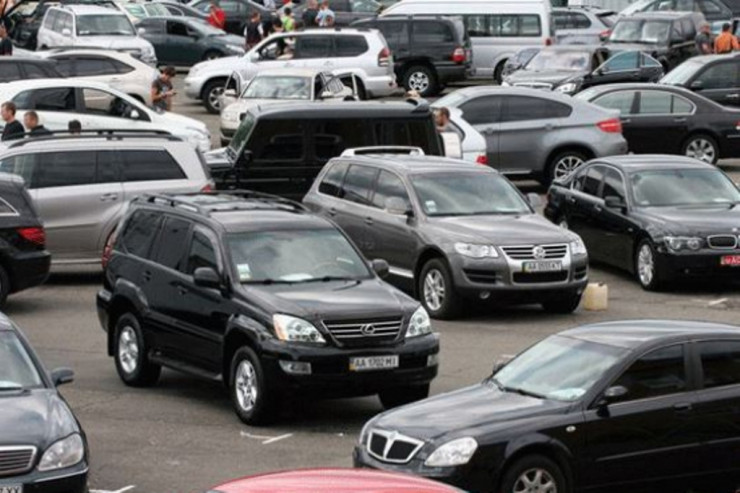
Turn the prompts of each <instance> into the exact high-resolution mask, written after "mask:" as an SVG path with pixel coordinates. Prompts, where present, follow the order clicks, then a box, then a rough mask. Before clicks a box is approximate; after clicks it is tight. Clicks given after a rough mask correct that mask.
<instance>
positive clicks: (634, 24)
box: [609, 19, 671, 43]
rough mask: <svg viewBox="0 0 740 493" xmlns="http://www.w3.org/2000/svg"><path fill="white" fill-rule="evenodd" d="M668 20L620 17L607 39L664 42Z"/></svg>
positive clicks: (666, 39) (613, 40)
mask: <svg viewBox="0 0 740 493" xmlns="http://www.w3.org/2000/svg"><path fill="white" fill-rule="evenodd" d="M670 27H671V23H670V22H665V21H653V20H639V19H622V20H620V21H619V22H617V24H616V25H615V26H614V30H613V31H612V34H611V36H609V41H610V42H612V43H666V42H667V41H668V33H669V29H670Z"/></svg>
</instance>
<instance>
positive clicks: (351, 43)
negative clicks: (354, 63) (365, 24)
mask: <svg viewBox="0 0 740 493" xmlns="http://www.w3.org/2000/svg"><path fill="white" fill-rule="evenodd" d="M335 43H336V56H359V55H362V54H363V53H365V52H366V51H367V50H368V46H367V41H366V40H365V37H364V36H337V38H336V39H335Z"/></svg>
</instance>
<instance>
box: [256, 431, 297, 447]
mask: <svg viewBox="0 0 740 493" xmlns="http://www.w3.org/2000/svg"><path fill="white" fill-rule="evenodd" d="M292 436H293V434H292V433H286V434H285V435H280V436H279V437H275V438H270V439H269V440H265V441H264V442H262V445H269V444H271V443H275V442H278V441H280V440H285V439H286V438H290V437H292Z"/></svg>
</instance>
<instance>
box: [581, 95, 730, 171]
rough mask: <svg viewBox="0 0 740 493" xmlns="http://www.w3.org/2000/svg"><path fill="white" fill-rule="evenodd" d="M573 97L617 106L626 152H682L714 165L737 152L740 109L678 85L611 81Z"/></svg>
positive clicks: (615, 107) (603, 104)
mask: <svg viewBox="0 0 740 493" xmlns="http://www.w3.org/2000/svg"><path fill="white" fill-rule="evenodd" d="M575 97H576V98H579V99H584V100H586V101H589V102H591V103H594V104H596V105H598V106H602V107H604V108H610V109H617V110H620V112H621V116H622V135H624V138H625V139H627V144H628V146H629V150H630V152H634V153H636V154H650V153H662V154H682V155H685V156H688V157H692V158H695V159H700V160H701V161H704V162H706V163H712V164H714V163H716V162H717V160H718V159H722V158H733V157H740V110H736V109H731V108H726V107H724V106H720V105H719V104H717V103H715V102H714V101H711V100H709V99H707V98H705V97H703V96H700V95H699V94H696V93H694V92H692V91H689V90H687V89H684V88H682V87H673V86H665V85H655V84H609V85H606V86H598V87H592V88H590V89H586V90H585V91H583V92H580V93H578V94H576V96H575Z"/></svg>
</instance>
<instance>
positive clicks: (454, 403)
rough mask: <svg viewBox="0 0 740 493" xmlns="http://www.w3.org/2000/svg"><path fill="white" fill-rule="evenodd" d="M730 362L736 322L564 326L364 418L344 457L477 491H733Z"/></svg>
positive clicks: (736, 472)
mask: <svg viewBox="0 0 740 493" xmlns="http://www.w3.org/2000/svg"><path fill="white" fill-rule="evenodd" d="M738 361H740V327H733V326H727V325H718V324H708V323H701V322H682V321H658V320H654V321H623V322H612V323H604V324H597V325H590V326H584V327H579V328H575V329H571V330H567V331H565V332H561V333H559V334H557V335H554V336H551V337H548V338H547V339H545V340H543V341H541V342H539V343H537V344H535V345H534V346H532V347H530V348H529V349H527V350H525V351H524V352H523V353H521V354H520V355H519V356H517V357H516V358H515V359H514V360H512V361H511V362H510V363H508V364H506V365H505V366H503V367H502V368H500V369H498V370H495V371H494V373H493V375H492V376H491V377H489V378H487V379H486V380H484V381H483V382H482V383H480V384H477V385H473V386H471V387H467V388H464V389H461V390H457V391H454V392H451V393H449V394H444V395H440V396H437V397H433V398H430V399H427V400H424V401H421V402H418V403H415V404H411V405H408V406H405V407H402V408H400V409H397V410H392V411H388V412H386V413H383V414H381V415H380V416H378V417H376V418H374V419H372V420H371V421H370V422H368V423H367V424H366V425H365V427H364V428H363V430H362V433H361V436H360V443H359V445H358V446H357V447H356V448H355V452H354V460H355V465H356V466H360V467H371V468H377V469H385V470H390V471H398V472H409V473H413V474H417V475H421V476H425V477H428V478H433V479H436V480H440V481H443V482H446V483H451V484H453V485H455V486H458V487H460V488H462V489H464V490H468V491H475V492H496V493H516V492H541V493H571V492H580V491H605V490H608V491H618V492H635V491H643V490H647V491H652V492H671V493H680V492H684V491H687V490H689V489H690V488H692V487H693V488H695V489H697V490H700V491H704V489H703V488H701V487H708V486H709V487H716V489H714V490H711V489H710V490H708V491H717V492H720V491H728V492H729V491H734V490H735V488H736V486H737V484H739V481H740V466H739V465H738V461H737V455H738V453H739V452H740V446H739V445H738V444H740V426H739V425H740V418H739V417H738V416H739V415H738V413H737V408H738V406H740V364H738ZM697 486H699V488H696V487H697Z"/></svg>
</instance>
